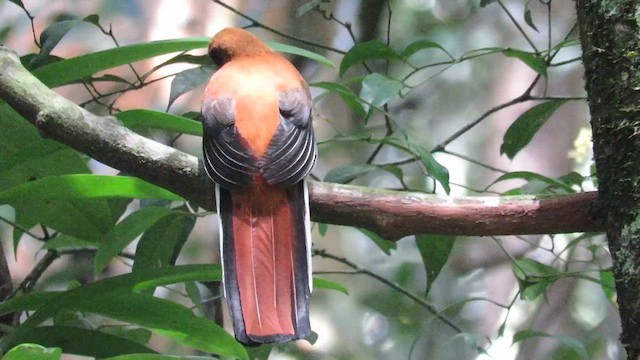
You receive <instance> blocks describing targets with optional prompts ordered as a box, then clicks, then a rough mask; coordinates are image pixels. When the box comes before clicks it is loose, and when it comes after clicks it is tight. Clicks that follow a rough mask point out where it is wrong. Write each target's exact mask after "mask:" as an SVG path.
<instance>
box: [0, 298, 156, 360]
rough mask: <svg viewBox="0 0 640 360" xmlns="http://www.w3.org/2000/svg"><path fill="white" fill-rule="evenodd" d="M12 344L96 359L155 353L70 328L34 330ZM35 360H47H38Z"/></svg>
mask: <svg viewBox="0 0 640 360" xmlns="http://www.w3.org/2000/svg"><path fill="white" fill-rule="evenodd" d="M123 307H126V306H123ZM13 341H14V342H31V343H37V344H42V345H44V346H46V347H54V346H59V347H61V348H63V349H64V352H65V353H69V354H76V355H84V356H91V357H97V358H104V357H107V356H116V355H123V354H129V353H154V352H155V351H153V350H151V349H149V348H147V347H146V346H144V345H140V344H138V343H136V342H133V341H131V340H127V339H123V338H121V337H118V336H115V335H110V334H106V333H103V332H100V331H96V330H90V329H82V328H77V327H71V326H41V327H36V328H33V329H30V330H29V331H28V332H24V333H23V336H22V337H19V338H15V339H13ZM58 350H60V349H58ZM20 359H24V358H20ZM34 359H36V358H34ZM37 359H49V358H45V357H38V358H37ZM52 359H53V358H52ZM56 359H58V358H56ZM3 360H4V358H3Z"/></svg>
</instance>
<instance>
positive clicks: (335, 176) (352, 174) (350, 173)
mask: <svg viewBox="0 0 640 360" xmlns="http://www.w3.org/2000/svg"><path fill="white" fill-rule="evenodd" d="M374 170H378V167H377V166H375V165H344V166H339V167H337V168H333V169H331V170H330V171H329V172H328V173H327V175H326V176H325V177H324V181H326V182H333V183H338V184H347V183H349V182H351V181H353V180H354V179H356V178H358V177H360V176H362V175H365V174H368V173H370V172H371V171H374Z"/></svg>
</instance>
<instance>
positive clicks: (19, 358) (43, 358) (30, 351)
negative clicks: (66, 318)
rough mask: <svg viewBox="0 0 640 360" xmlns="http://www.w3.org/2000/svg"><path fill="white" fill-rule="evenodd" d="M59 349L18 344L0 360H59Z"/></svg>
mask: <svg viewBox="0 0 640 360" xmlns="http://www.w3.org/2000/svg"><path fill="white" fill-rule="evenodd" d="M61 358H62V350H61V349H60V348H45V347H43V346H41V345H36V344H20V345H18V346H16V347H14V348H13V349H11V350H9V351H8V352H7V353H6V354H5V356H3V357H2V360H60V359H61Z"/></svg>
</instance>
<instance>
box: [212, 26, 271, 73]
mask: <svg viewBox="0 0 640 360" xmlns="http://www.w3.org/2000/svg"><path fill="white" fill-rule="evenodd" d="M272 52H273V51H272V50H271V49H270V48H269V47H268V46H267V45H266V44H265V43H263V42H262V41H261V40H260V39H258V37H257V36H255V35H253V34H252V33H250V32H248V31H246V30H244V29H240V28H226V29H224V30H222V31H220V32H219V33H217V34H216V35H215V36H214V37H213V38H212V39H211V42H210V43H209V56H210V57H211V59H212V60H213V62H214V63H215V64H216V65H218V67H221V66H222V65H224V64H226V63H228V62H229V61H232V60H234V59H237V58H240V57H252V56H259V55H262V54H265V53H272Z"/></svg>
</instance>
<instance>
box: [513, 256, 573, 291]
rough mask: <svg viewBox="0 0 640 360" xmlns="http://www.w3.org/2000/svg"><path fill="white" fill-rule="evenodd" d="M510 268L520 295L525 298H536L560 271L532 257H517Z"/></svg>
mask: <svg viewBox="0 0 640 360" xmlns="http://www.w3.org/2000/svg"><path fill="white" fill-rule="evenodd" d="M512 270H513V273H514V274H515V276H516V278H517V280H518V284H519V286H520V292H521V294H520V297H521V298H523V299H526V300H533V299H536V298H537V297H538V296H540V295H542V294H544V293H545V292H546V290H547V288H548V287H549V286H550V285H551V284H553V282H554V281H556V280H557V279H558V278H559V275H561V272H560V271H559V270H557V269H555V268H552V267H551V266H549V265H545V264H543V263H541V262H539V261H536V260H533V259H526V258H525V259H518V260H515V261H514V262H513V264H512Z"/></svg>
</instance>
